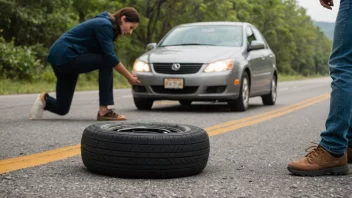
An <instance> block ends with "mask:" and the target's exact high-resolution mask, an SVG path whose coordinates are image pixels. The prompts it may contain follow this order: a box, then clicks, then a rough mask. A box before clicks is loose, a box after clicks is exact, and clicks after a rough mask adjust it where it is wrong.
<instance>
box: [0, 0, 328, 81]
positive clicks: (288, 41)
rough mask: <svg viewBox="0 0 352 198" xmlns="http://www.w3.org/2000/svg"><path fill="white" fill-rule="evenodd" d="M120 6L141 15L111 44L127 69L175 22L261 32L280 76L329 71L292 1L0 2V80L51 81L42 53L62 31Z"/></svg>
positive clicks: (318, 41)
mask: <svg viewBox="0 0 352 198" xmlns="http://www.w3.org/2000/svg"><path fill="white" fill-rule="evenodd" d="M125 6H130V7H134V8H136V9H137V10H138V11H139V13H140V14H141V17H142V19H141V23H140V25H139V27H138V28H137V30H136V31H134V33H133V35H132V36H130V37H128V38H123V39H121V40H119V41H118V42H117V43H116V51H117V54H118V56H119V57H120V58H121V59H122V60H123V62H124V63H125V65H128V66H129V67H131V65H132V64H133V62H134V60H135V58H136V57H138V56H139V55H140V54H142V53H143V52H145V46H146V45H147V44H148V43H150V42H158V41H159V40H160V39H161V38H162V37H163V36H164V35H165V34H166V33H167V32H168V31H169V30H170V29H171V28H172V27H174V26H176V25H178V24H182V23H190V22H200V21H245V22H249V23H252V24H254V25H255V26H256V27H258V28H259V29H260V31H261V32H262V33H263V34H264V36H265V38H266V39H267V41H268V43H269V45H270V47H271V48H272V49H273V51H274V52H275V54H276V57H277V66H278V68H279V72H280V73H282V74H302V75H315V74H327V73H328V67H327V61H328V57H329V54H330V51H331V42H330V40H329V39H327V38H326V36H325V35H324V33H322V31H321V30H320V29H319V28H317V27H315V26H314V25H313V22H312V21H311V19H310V17H309V16H307V14H306V10H305V9H303V8H301V7H299V6H298V5H297V3H296V2H295V0H119V1H117V0H115V1H114V0H0V10H1V12H0V53H1V54H0V77H1V78H11V79H20V80H33V79H47V80H50V79H51V78H53V76H51V75H50V74H51V71H50V67H48V65H47V63H46V55H47V53H48V49H49V47H50V46H51V45H52V44H53V42H54V41H55V40H56V39H57V38H58V37H59V36H60V35H61V34H62V33H64V32H65V31H66V30H68V29H69V28H71V27H73V26H74V25H76V24H78V23H79V22H82V21H84V20H87V19H89V18H92V17H94V16H96V15H97V14H99V13H101V12H103V11H109V12H115V11H117V10H118V9H120V8H123V7H125Z"/></svg>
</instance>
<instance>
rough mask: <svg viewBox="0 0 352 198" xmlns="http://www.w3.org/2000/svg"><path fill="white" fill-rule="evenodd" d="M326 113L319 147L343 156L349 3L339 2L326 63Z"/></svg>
mask: <svg viewBox="0 0 352 198" xmlns="http://www.w3.org/2000/svg"><path fill="white" fill-rule="evenodd" d="M329 67H330V75H331V78H332V80H333V81H332V83H331V88H332V92H331V99H330V112H329V115H328V118H327V120H326V131H324V132H322V133H321V135H320V136H321V138H322V139H321V142H320V145H321V146H322V147H323V148H325V149H326V150H327V151H329V152H330V153H334V154H343V153H344V152H345V151H346V148H347V146H349V147H352V0H341V3H340V9H339V13H338V16H337V19H336V26H335V33H334V40H333V48H332V53H331V56H330V60H329Z"/></svg>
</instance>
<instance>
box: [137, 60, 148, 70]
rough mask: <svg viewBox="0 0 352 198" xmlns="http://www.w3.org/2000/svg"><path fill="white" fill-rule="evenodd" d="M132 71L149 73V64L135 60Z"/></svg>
mask: <svg viewBox="0 0 352 198" xmlns="http://www.w3.org/2000/svg"><path fill="white" fill-rule="evenodd" d="M133 71H136V72H150V67H149V64H148V63H146V62H143V61H140V60H136V61H135V62H134V64H133Z"/></svg>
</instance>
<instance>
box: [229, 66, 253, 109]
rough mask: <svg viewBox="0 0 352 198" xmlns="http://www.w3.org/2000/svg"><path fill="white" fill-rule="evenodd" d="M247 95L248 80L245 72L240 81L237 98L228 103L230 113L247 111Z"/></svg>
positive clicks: (248, 92)
mask: <svg viewBox="0 0 352 198" xmlns="http://www.w3.org/2000/svg"><path fill="white" fill-rule="evenodd" d="M249 94H250V88H249V78H248V74H247V72H245V73H244V74H243V77H242V80H241V87H240V94H239V96H238V98H237V99H236V100H232V101H229V102H228V105H229V107H230V109H231V111H246V110H247V109H248V103H249Z"/></svg>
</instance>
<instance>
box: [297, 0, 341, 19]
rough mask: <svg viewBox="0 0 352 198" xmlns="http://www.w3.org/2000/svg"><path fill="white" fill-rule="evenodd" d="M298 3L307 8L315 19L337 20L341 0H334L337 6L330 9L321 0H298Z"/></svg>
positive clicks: (308, 12)
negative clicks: (323, 5) (322, 4)
mask: <svg viewBox="0 0 352 198" xmlns="http://www.w3.org/2000/svg"><path fill="white" fill-rule="evenodd" d="M296 1H297V3H298V4H299V5H300V6H302V7H304V8H306V9H307V14H308V15H309V16H311V18H312V19H313V20H314V21H325V22H335V20H336V17H337V12H338V8H339V6H340V0H334V4H335V6H334V7H333V8H332V10H328V9H326V8H324V7H322V6H321V5H320V1H319V0H296Z"/></svg>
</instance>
